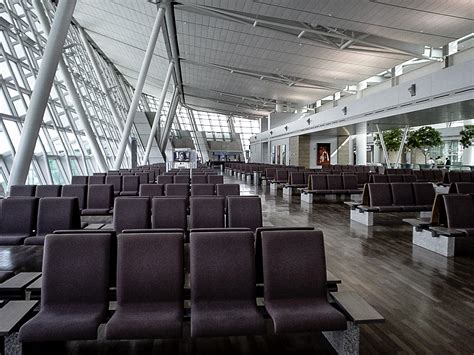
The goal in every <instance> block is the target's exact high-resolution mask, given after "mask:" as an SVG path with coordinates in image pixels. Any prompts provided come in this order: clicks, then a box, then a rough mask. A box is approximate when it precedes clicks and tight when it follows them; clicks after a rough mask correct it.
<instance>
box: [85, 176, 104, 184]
mask: <svg viewBox="0 0 474 355" xmlns="http://www.w3.org/2000/svg"><path fill="white" fill-rule="evenodd" d="M104 183H105V175H92V176H89V185H99V184H104Z"/></svg>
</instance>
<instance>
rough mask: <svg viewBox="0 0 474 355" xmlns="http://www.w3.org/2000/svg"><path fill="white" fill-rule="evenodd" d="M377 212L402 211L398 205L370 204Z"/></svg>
mask: <svg viewBox="0 0 474 355" xmlns="http://www.w3.org/2000/svg"><path fill="white" fill-rule="evenodd" d="M370 207H372V208H375V209H376V210H377V211H379V212H402V211H403V210H402V208H401V207H398V206H370Z"/></svg>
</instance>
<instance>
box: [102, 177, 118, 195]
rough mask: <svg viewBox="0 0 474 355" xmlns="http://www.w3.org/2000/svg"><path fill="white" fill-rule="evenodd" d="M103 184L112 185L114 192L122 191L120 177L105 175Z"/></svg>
mask: <svg viewBox="0 0 474 355" xmlns="http://www.w3.org/2000/svg"><path fill="white" fill-rule="evenodd" d="M105 183H106V184H111V185H113V187H114V192H120V191H122V176H120V175H107V177H106V178H105Z"/></svg>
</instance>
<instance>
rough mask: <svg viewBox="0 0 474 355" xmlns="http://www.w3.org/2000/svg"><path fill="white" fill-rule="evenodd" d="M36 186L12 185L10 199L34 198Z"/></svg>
mask: <svg viewBox="0 0 474 355" xmlns="http://www.w3.org/2000/svg"><path fill="white" fill-rule="evenodd" d="M35 192H36V185H12V186H11V187H10V197H34V196H35Z"/></svg>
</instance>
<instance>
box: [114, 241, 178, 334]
mask: <svg viewBox="0 0 474 355" xmlns="http://www.w3.org/2000/svg"><path fill="white" fill-rule="evenodd" d="M183 287H184V276H183V233H159V234H157V233H144V234H142V233H139V234H135V233H130V234H121V235H119V236H118V260H117V310H116V311H115V313H114V315H113V316H112V318H111V319H110V321H109V322H108V323H107V326H106V329H105V336H106V338H107V339H157V338H177V337H181V336H182V325H183Z"/></svg>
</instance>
